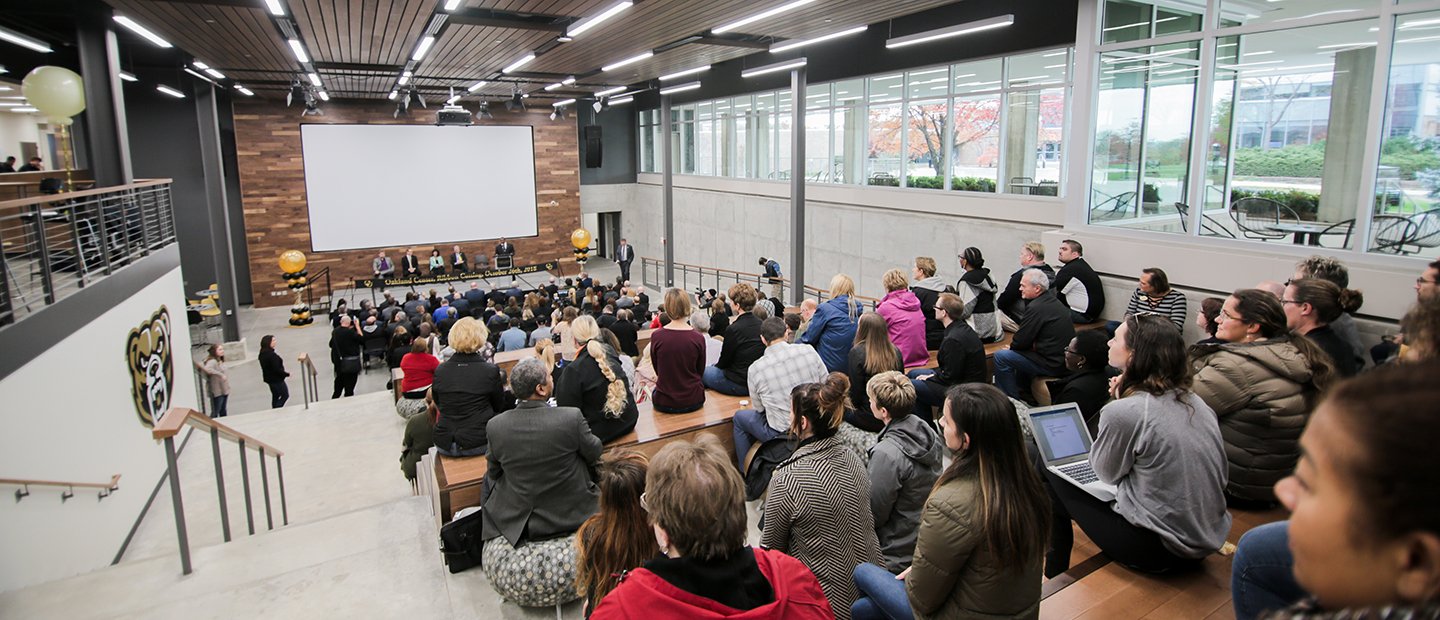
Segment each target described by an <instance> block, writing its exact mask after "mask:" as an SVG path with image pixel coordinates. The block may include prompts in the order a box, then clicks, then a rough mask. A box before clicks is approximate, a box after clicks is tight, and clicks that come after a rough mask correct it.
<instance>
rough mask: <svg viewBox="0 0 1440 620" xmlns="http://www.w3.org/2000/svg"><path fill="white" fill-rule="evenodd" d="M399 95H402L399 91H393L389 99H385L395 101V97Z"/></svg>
mask: <svg viewBox="0 0 1440 620" xmlns="http://www.w3.org/2000/svg"><path fill="white" fill-rule="evenodd" d="M398 94H400V93H399V92H397V91H393V90H392V91H390V95H389V96H387V97H385V98H386V99H389V100H391V101H394V100H395V96H396V95H398Z"/></svg>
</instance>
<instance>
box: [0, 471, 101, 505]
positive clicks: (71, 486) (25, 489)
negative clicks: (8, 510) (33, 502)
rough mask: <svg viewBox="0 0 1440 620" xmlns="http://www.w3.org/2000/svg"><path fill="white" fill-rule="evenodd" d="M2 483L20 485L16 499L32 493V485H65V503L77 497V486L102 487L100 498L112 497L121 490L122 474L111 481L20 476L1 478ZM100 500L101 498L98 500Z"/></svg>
mask: <svg viewBox="0 0 1440 620" xmlns="http://www.w3.org/2000/svg"><path fill="white" fill-rule="evenodd" d="M0 484H13V485H18V486H19V487H20V488H18V489H15V501H17V502H18V501H20V500H22V499H25V498H26V497H27V496H29V495H30V487H31V486H37V487H65V488H66V489H68V490H66V491H62V492H61V493H60V503H62V504H63V503H65V500H68V499H70V498H72V497H75V487H80V488H82V489H100V493H99V499H105V498H107V497H110V494H111V493H114V492H115V491H118V490H120V474H115V475H113V476H110V481H109V482H60V481H57V480H24V479H20V478H0ZM96 501H99V500H96Z"/></svg>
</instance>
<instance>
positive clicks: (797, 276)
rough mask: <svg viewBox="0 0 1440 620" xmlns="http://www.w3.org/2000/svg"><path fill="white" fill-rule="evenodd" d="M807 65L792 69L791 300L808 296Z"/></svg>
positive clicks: (796, 300) (790, 302)
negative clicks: (806, 257) (806, 224)
mask: <svg viewBox="0 0 1440 620" xmlns="http://www.w3.org/2000/svg"><path fill="white" fill-rule="evenodd" d="M805 83H806V79H805V67H799V68H797V69H795V70H794V71H791V72H790V101H792V102H794V105H791V106H790V127H791V130H790V301H789V304H790V305H792V306H799V305H800V302H801V301H803V300H804V299H805V103H804V101H805Z"/></svg>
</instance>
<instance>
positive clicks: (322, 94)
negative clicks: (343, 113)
mask: <svg viewBox="0 0 1440 620" xmlns="http://www.w3.org/2000/svg"><path fill="white" fill-rule="evenodd" d="M320 100H321V101H329V100H330V93H327V92H325V91H323V90H322V91H320Z"/></svg>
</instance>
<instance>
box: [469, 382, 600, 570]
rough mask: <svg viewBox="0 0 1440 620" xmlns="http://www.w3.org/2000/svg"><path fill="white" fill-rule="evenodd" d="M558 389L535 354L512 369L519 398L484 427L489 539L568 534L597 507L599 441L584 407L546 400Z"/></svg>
mask: <svg viewBox="0 0 1440 620" xmlns="http://www.w3.org/2000/svg"><path fill="white" fill-rule="evenodd" d="M554 389H555V384H554V381H553V380H552V379H551V378H550V369H549V368H547V367H546V366H545V363H544V362H541V361H540V360H539V359H537V358H533V357H531V358H526V359H524V360H521V361H520V362H518V363H516V364H515V368H514V369H513V370H511V371H510V390H511V391H512V392H513V393H514V394H515V397H516V398H517V399H519V400H520V402H519V404H518V405H517V406H516V408H515V409H511V410H510V411H507V412H505V413H502V414H500V415H498V416H496V417H495V418H493V419H491V420H490V423H489V424H488V426H487V427H486V434H487V436H488V440H489V443H490V450H489V452H487V453H486V455H485V457H486V459H488V462H489V468H488V469H487V470H486V472H485V484H484V489H485V493H484V494H485V497H484V498H483V499H482V500H481V504H482V505H483V506H484V508H483V511H484V516H483V517H482V519H483V521H484V525H483V531H482V533H481V538H482V539H483V540H487V541H488V540H491V539H493V538H496V537H499V536H504V537H505V540H506V541H507V542H509V543H510V544H511V546H515V545H519V544H521V543H522V542H528V541H532V540H546V539H551V538H559V537H562V536H567V535H570V534H573V533H575V530H577V529H579V527H580V524H581V523H583V522H584V521H585V519H587V518H589V517H590V515H592V514H595V511H596V509H597V508H598V503H599V499H600V489H599V487H598V486H597V485H596V484H595V481H594V480H593V479H592V478H591V475H590V470H591V468H592V467H594V466H595V464H596V463H598V462H599V461H600V451H601V444H600V440H599V439H596V438H595V436H594V435H592V434H591V433H590V425H589V424H587V423H586V422H585V416H584V415H583V414H581V413H580V410H579V409H576V408H574V407H551V406H549V405H548V404H547V403H546V401H547V400H549V399H550V396H551V393H552V392H553V391H554Z"/></svg>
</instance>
